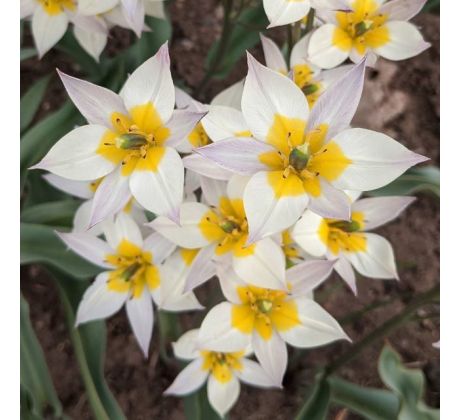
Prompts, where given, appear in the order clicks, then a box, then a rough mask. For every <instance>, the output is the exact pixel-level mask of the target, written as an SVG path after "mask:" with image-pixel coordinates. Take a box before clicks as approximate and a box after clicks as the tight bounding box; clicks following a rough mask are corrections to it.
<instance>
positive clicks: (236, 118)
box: [201, 105, 250, 141]
mask: <svg viewBox="0 0 460 420" xmlns="http://www.w3.org/2000/svg"><path fill="white" fill-rule="evenodd" d="M201 122H202V124H203V127H204V129H205V131H206V134H207V135H208V136H209V137H210V138H211V140H212V141H220V140H224V139H228V138H229V137H235V136H236V137H241V136H242V135H244V136H246V137H247V136H249V135H250V133H249V127H248V125H247V123H246V121H245V119H244V117H243V113H242V112H241V111H240V110H239V109H235V108H232V107H229V106H222V105H212V106H210V107H209V112H208V113H207V114H206V116H205V117H204V118H203V120H202V121H201Z"/></svg>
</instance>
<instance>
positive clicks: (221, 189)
mask: <svg viewBox="0 0 460 420" xmlns="http://www.w3.org/2000/svg"><path fill="white" fill-rule="evenodd" d="M247 180H248V179H247V178H246V177H241V176H239V175H234V176H233V177H232V178H231V179H230V181H229V182H228V184H227V183H226V182H224V181H216V180H212V179H210V178H204V179H203V182H202V186H203V196H204V198H205V200H206V202H207V203H208V204H209V205H205V204H203V203H193V202H189V203H184V204H182V206H181V209H180V226H178V225H176V224H175V223H173V222H171V221H170V220H169V219H167V218H165V217H157V218H156V219H155V220H154V221H153V222H151V223H150V226H151V227H152V228H153V229H155V230H156V231H158V232H159V233H160V234H162V235H163V236H164V237H165V238H167V239H168V240H170V241H171V242H174V243H175V244H177V245H179V246H181V247H184V248H192V249H197V250H198V249H200V250H199V252H198V254H197V256H196V258H195V259H194V260H193V263H192V268H191V270H190V273H189V275H188V279H187V282H186V285H187V286H186V290H192V289H193V288H195V287H197V286H199V285H200V284H202V283H203V282H205V281H206V280H208V279H209V278H210V277H211V276H210V274H212V273H213V270H212V269H211V267H213V266H214V264H215V262H214V261H216V262H218V263H219V264H222V263H230V264H231V265H232V266H233V268H234V269H235V271H236V272H237V273H238V275H239V276H240V277H241V278H243V279H244V280H245V281H247V282H248V283H251V284H253V285H256V286H260V287H266V288H272V289H286V280H285V265H286V262H285V258H284V254H283V251H282V248H281V246H280V244H279V243H277V242H276V241H275V240H273V239H272V238H264V239H262V240H260V241H258V242H255V243H253V244H251V245H249V246H247V245H246V242H247V238H248V222H247V219H246V214H245V211H244V206H243V198H242V197H243V191H244V188H245V186H246V183H247Z"/></svg>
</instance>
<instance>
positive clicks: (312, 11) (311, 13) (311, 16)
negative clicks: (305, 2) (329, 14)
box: [305, 8, 315, 34]
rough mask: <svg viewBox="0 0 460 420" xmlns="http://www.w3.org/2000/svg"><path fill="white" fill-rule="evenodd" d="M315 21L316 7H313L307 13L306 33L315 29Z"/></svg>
mask: <svg viewBox="0 0 460 420" xmlns="http://www.w3.org/2000/svg"><path fill="white" fill-rule="evenodd" d="M314 22H315V9H313V8H311V9H310V11H309V12H308V15H307V24H306V26H305V33H306V34H308V32H310V31H311V30H312V29H313V23H314Z"/></svg>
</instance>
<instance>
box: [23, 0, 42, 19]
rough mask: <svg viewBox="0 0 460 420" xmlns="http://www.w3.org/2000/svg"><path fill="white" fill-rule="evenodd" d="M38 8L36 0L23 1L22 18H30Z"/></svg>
mask: <svg viewBox="0 0 460 420" xmlns="http://www.w3.org/2000/svg"><path fill="white" fill-rule="evenodd" d="M37 6H38V5H37V2H36V1H35V0H21V3H20V18H21V19H25V18H28V17H29V16H32V14H33V13H34V11H35V8H36V7H37Z"/></svg>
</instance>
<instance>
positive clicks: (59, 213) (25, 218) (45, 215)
mask: <svg viewBox="0 0 460 420" xmlns="http://www.w3.org/2000/svg"><path fill="white" fill-rule="evenodd" d="M80 205H81V202H80V201H77V200H62V201H53V202H50V203H42V204H37V205H35V206H30V207H28V208H26V209H25V210H24V211H23V212H22V213H21V222H27V223H36V224H50V225H55V226H69V227H70V226H72V222H73V218H74V215H75V212H76V211H77V209H78V207H79V206H80Z"/></svg>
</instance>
